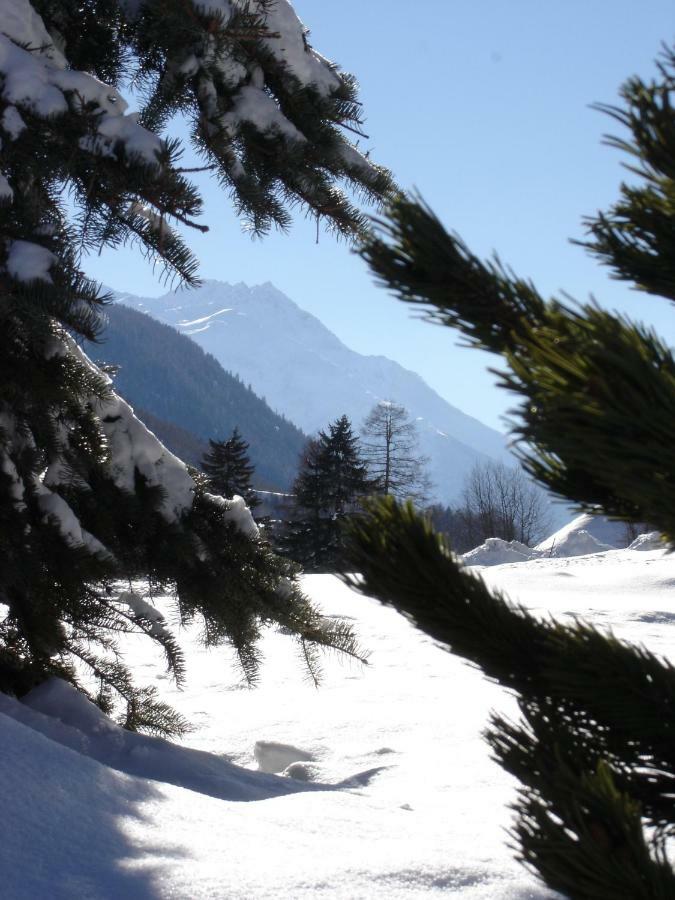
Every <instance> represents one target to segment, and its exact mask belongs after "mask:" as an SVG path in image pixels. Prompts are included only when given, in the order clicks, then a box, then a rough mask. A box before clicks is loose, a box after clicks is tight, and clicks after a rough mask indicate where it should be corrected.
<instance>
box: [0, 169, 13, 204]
mask: <svg viewBox="0 0 675 900" xmlns="http://www.w3.org/2000/svg"><path fill="white" fill-rule="evenodd" d="M13 199H14V191H13V190H12V186H11V185H10V183H9V181H8V180H7V176H6V175H3V174H2V172H0V200H4V201H5V202H7V201H11V200H13Z"/></svg>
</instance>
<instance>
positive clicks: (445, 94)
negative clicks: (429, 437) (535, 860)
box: [84, 0, 675, 428]
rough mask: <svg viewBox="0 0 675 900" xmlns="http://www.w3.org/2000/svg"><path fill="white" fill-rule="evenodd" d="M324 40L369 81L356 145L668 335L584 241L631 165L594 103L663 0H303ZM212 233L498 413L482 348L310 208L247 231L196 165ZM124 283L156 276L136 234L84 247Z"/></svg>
mask: <svg viewBox="0 0 675 900" xmlns="http://www.w3.org/2000/svg"><path fill="white" fill-rule="evenodd" d="M295 7H296V9H297V11H298V13H299V15H300V16H301V18H302V19H303V21H305V23H306V24H307V25H308V26H309V28H310V29H311V32H312V34H311V41H312V43H313V44H314V46H315V47H316V48H317V49H318V50H319V51H320V52H321V53H323V54H324V55H325V56H328V57H329V58H331V59H333V60H334V61H336V62H338V63H339V64H340V65H341V66H342V67H343V68H344V69H345V70H347V71H351V72H353V73H354V74H355V75H356V76H357V78H358V79H359V82H360V84H361V99H362V101H363V103H364V109H365V114H366V118H367V122H366V126H365V130H366V131H367V133H368V135H369V140H368V141H366V142H364V144H363V146H367V147H369V148H371V149H372V156H373V158H375V159H376V160H377V161H378V162H381V163H383V164H385V165H387V166H389V168H391V169H392V170H393V172H394V175H395V177H396V178H397V181H398V183H399V184H400V185H401V186H402V187H404V188H412V187H416V188H417V189H418V190H419V191H420V192H421V193H422V195H423V196H424V197H425V199H427V200H428V202H429V203H430V204H431V205H432V207H433V208H434V209H435V211H436V212H437V213H438V215H439V216H440V217H441V218H442V219H443V221H444V222H445V223H446V225H447V226H448V227H450V228H453V229H455V230H456V231H458V232H459V233H460V234H461V235H462V237H463V238H464V239H465V240H466V241H467V242H468V243H469V245H470V246H471V248H472V249H473V250H474V251H476V252H478V253H480V254H483V255H487V254H489V253H491V252H492V251H493V250H496V251H497V252H498V253H499V255H500V257H501V258H502V260H503V261H504V262H506V263H508V264H509V265H511V266H512V267H513V268H514V269H515V270H516V271H517V272H518V273H519V274H521V275H526V276H530V277H532V278H533V280H534V281H535V283H536V284H537V286H538V287H539V289H540V290H541V291H542V292H544V293H545V294H551V293H553V292H559V291H560V290H566V291H567V292H568V293H570V294H571V295H572V296H574V297H576V298H578V299H586V298H587V297H588V295H589V294H590V293H593V294H594V295H595V296H596V298H597V299H598V300H599V301H600V302H601V303H602V304H603V305H605V306H608V307H610V308H617V309H620V310H621V311H622V312H628V313H629V314H630V315H632V316H633V317H634V318H640V319H642V320H644V321H648V322H650V323H652V324H654V325H655V326H656V327H657V329H658V330H659V331H660V332H661V333H662V334H663V335H664V337H665V338H666V340H668V341H671V342H672V335H673V332H674V330H675V315H674V313H673V311H672V310H671V308H670V306H669V305H668V304H667V303H666V301H663V300H659V299H657V298H651V297H648V296H646V295H641V294H636V293H635V292H631V291H629V289H628V288H627V287H626V286H624V285H622V284H619V283H617V282H613V281H611V280H610V279H609V278H608V277H607V275H605V274H604V272H603V271H602V270H601V269H600V268H599V267H598V266H597V264H596V263H595V262H594V261H593V260H592V259H590V258H589V257H588V256H587V255H585V254H584V252H583V250H581V249H580V248H578V247H574V246H572V245H571V244H570V243H569V238H571V237H577V238H578V237H582V236H583V229H582V225H581V219H582V217H583V216H584V215H588V214H592V213H594V212H595V211H596V210H598V209H602V208H606V207H607V206H608V205H609V204H610V203H612V202H613V200H614V199H615V198H616V196H617V187H618V184H619V182H620V180H621V179H622V177H625V176H624V173H623V172H622V169H621V166H620V162H621V157H620V155H619V154H618V153H617V151H615V150H612V149H610V148H608V147H606V146H602V145H601V141H602V136H603V134H604V133H605V132H607V131H612V132H614V131H615V130H616V129H614V128H613V125H614V123H613V122H611V121H610V120H609V119H607V117H605V116H603V115H601V114H600V113H598V112H596V111H593V110H592V109H590V108H589V107H590V104H592V103H594V102H609V103H611V102H614V101H615V100H616V99H617V92H618V88H619V86H620V84H621V82H622V81H623V80H625V78H626V77H628V76H629V75H631V74H636V73H638V74H642V75H650V74H651V73H652V72H653V71H654V67H653V60H654V58H655V56H656V55H657V53H658V50H659V46H660V44H661V43H662V42H663V41H668V42H670V41H672V40H673V37H674V31H675V27H674V20H673V8H672V0H668V2H666V0H643V2H642V3H640V4H637V3H635V2H634V0H632V2H628V0H614V2H612V3H610V2H601V0H591V2H589V0H585V2H584V0H566V2H564V3H563V2H561V0H558V2H548V3H544V2H541V0H510V2H505V0H501V2H500V0H472V2H471V3H469V2H466V0H465V2H463V3H459V2H454V0H420V2H418V3H417V4H414V5H413V4H411V3H409V2H407V0H339V2H338V0H296V2H295ZM203 187H204V193H205V196H206V200H207V202H206V215H205V221H206V222H207V223H208V224H209V225H210V226H211V231H210V232H209V234H207V235H205V236H201V235H198V234H196V233H195V232H191V233H190V234H189V239H190V242H191V245H192V247H193V249H194V250H195V252H196V253H197V255H198V256H199V257H200V259H201V261H202V269H201V272H202V276H203V277H206V278H218V279H220V280H223V281H230V282H238V281H245V282H247V283H248V284H257V283H261V282H264V281H272V282H273V283H274V284H275V285H276V286H277V287H278V288H280V289H281V290H283V291H284V292H285V293H287V294H288V295H289V296H290V297H291V298H292V299H293V300H295V301H296V302H297V303H298V304H299V305H300V306H301V307H303V308H304V309H306V310H308V311H309V312H312V313H314V314H315V315H316V316H318V317H319V318H320V319H321V320H322V321H323V322H324V323H325V324H326V325H327V326H328V327H329V328H330V329H331V330H332V331H334V332H335V333H336V334H337V335H338V337H340V338H341V339H342V340H343V341H344V342H345V343H346V344H347V345H348V346H350V347H351V348H353V349H354V350H357V351H358V352H360V353H367V354H382V355H385V356H388V357H390V358H392V359H395V360H397V361H398V362H400V363H401V364H402V365H404V366H406V367H407V368H410V369H413V370H415V371H417V372H419V373H420V374H421V375H422V376H423V377H424V378H425V380H426V381H427V382H428V383H429V384H430V385H432V387H434V388H435V389H436V390H437V391H438V392H439V393H440V394H441V395H442V396H443V397H445V398H446V399H447V400H448V401H450V402H451V403H453V404H454V405H455V406H458V407H459V408H460V409H463V410H464V411H466V412H469V413H471V414H472V415H475V416H476V417H477V418H479V419H481V420H482V421H484V422H486V423H487V424H489V425H492V426H494V427H500V428H504V424H503V420H502V418H501V417H502V416H503V414H504V412H505V411H506V410H507V409H508V408H509V406H510V405H511V400H510V398H509V396H508V394H506V393H504V392H502V391H499V390H498V389H497V388H495V386H494V378H493V377H492V376H491V375H489V374H488V372H487V371H486V366H487V365H494V364H495V363H498V360H496V359H494V358H492V357H489V356H487V355H484V354H480V353H478V352H476V351H474V350H469V349H466V348H463V347H460V346H458V345H457V344H458V341H457V335H456V334H454V333H453V332H452V331H450V330H449V329H446V328H441V327H440V326H432V325H429V324H426V323H423V322H420V321H419V320H418V319H416V318H414V315H413V313H412V312H411V311H410V310H409V309H408V308H407V307H406V306H405V305H403V304H401V303H399V302H398V301H396V300H394V299H392V298H391V297H389V296H388V295H387V293H386V292H385V291H383V290H382V289H380V288H377V287H375V286H374V285H373V283H372V279H371V277H370V275H369V273H368V271H367V270H366V268H365V266H364V264H363V263H362V262H361V260H360V259H359V258H357V257H356V256H354V255H353V254H351V253H350V250H349V247H348V245H347V244H345V243H344V242H342V243H338V242H335V240H334V239H333V238H331V237H330V236H329V235H325V234H323V235H321V238H320V241H319V244H318V245H317V244H316V243H315V226H314V223H313V222H307V221H305V220H304V219H303V218H302V217H300V219H299V220H298V222H297V223H296V225H295V226H294V228H293V229H292V231H291V232H290V234H287V235H279V234H274V235H270V236H269V237H268V238H266V239H264V240H263V241H252V240H251V238H250V237H249V236H247V235H246V234H244V233H242V230H241V227H240V224H239V223H238V222H237V220H236V218H235V216H234V212H233V210H232V207H231V205H230V203H229V201H228V199H227V197H226V196H224V195H221V194H220V193H219V190H218V187H217V185H216V183H215V182H211V183H209V182H204V183H203ZM84 265H85V269H86V270H87V271H88V273H89V274H90V275H92V276H93V277H96V278H98V279H100V280H102V281H104V282H105V283H106V284H109V285H111V286H112V287H115V288H117V289H119V290H124V291H132V292H135V293H138V294H144V295H157V294H161V293H164V291H165V288H164V287H163V286H162V284H161V282H160V281H159V278H158V274H159V273H157V272H155V273H153V271H152V269H151V267H150V266H148V264H147V263H146V262H144V261H143V260H142V259H141V257H140V256H139V255H138V254H136V253H134V252H133V251H131V250H129V251H122V252H121V253H120V252H111V251H106V252H105V253H104V254H103V255H102V256H100V257H95V258H90V259H88V260H86V261H85V263H84Z"/></svg>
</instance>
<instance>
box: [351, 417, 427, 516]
mask: <svg viewBox="0 0 675 900" xmlns="http://www.w3.org/2000/svg"><path fill="white" fill-rule="evenodd" d="M361 434H362V441H361V451H362V454H363V458H364V459H365V460H366V464H367V466H368V473H369V475H370V477H371V479H372V480H373V482H374V483H375V492H376V493H378V494H383V495H385V496H388V495H391V496H393V497H396V498H397V499H399V500H407V499H410V500H413V501H415V503H417V504H418V505H419V504H422V503H424V502H425V501H426V499H427V498H428V494H429V491H430V490H431V480H430V478H429V476H428V474H427V472H426V468H425V467H426V465H427V463H428V461H429V458H428V457H427V456H422V455H421V454H420V451H419V446H418V443H419V438H418V434H417V427H416V425H415V423H414V422H413V421H411V419H410V416H409V414H408V411H407V409H406V408H405V407H404V406H401V405H400V404H398V403H394V402H393V401H391V400H381V401H380V402H379V403H378V404H377V405H376V406H374V407H373V409H372V410H371V411H370V413H369V414H368V416H367V418H366V420H365V422H364V423H363V426H362V428H361Z"/></svg>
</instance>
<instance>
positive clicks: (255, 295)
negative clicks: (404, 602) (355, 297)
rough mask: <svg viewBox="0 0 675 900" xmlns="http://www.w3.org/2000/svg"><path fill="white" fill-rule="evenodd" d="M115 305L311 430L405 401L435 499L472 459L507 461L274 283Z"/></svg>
mask: <svg viewBox="0 0 675 900" xmlns="http://www.w3.org/2000/svg"><path fill="white" fill-rule="evenodd" d="M117 299H118V300H119V301H120V302H121V303H123V304H124V305H126V306H130V307H133V308H134V309H137V310H140V311H142V312H145V313H148V314H149V315H151V316H152V317H153V318H155V319H158V320H159V321H161V322H164V323H166V324H167V325H171V326H173V327H174V328H175V329H176V330H177V331H179V332H180V333H181V334H183V335H185V336H187V337H189V338H191V339H192V340H193V341H194V342H196V343H197V344H199V346H200V347H202V349H203V350H205V351H206V352H207V353H209V354H211V355H212V356H214V357H215V358H216V359H217V360H218V362H219V363H220V364H221V366H222V367H223V368H224V369H226V370H228V371H229V372H232V373H234V374H236V375H237V376H238V378H239V379H241V381H242V382H244V383H245V384H247V385H250V387H251V388H252V389H253V391H255V393H256V394H258V395H259V396H261V397H263V398H264V399H265V400H266V402H267V403H268V404H269V405H270V406H271V407H272V409H274V410H276V411H277V412H278V413H280V414H282V415H283V416H284V417H286V418H287V419H289V420H290V421H291V422H293V423H294V424H295V425H297V426H298V427H299V428H300V429H302V430H303V431H304V432H306V433H308V434H311V433H313V432H316V431H317V430H318V429H319V428H325V427H326V425H327V424H328V422H329V421H332V420H333V419H335V418H336V417H338V416H340V415H342V414H343V413H346V414H347V416H349V418H350V419H351V421H352V423H353V425H354V427H355V429H359V428H360V426H361V423H362V422H363V420H364V418H365V417H366V415H367V414H368V412H369V411H370V410H371V409H372V407H373V406H374V405H375V404H376V403H377V402H378V401H380V400H393V401H395V402H396V403H400V404H402V405H403V406H405V407H406V409H407V410H408V411H409V413H410V415H411V417H412V418H413V419H415V420H416V422H417V426H418V430H419V434H420V447H421V452H422V453H424V454H426V455H427V456H429V457H430V465H429V474H430V476H431V479H432V481H433V483H434V494H435V499H437V500H439V501H441V502H452V501H454V500H456V499H457V497H458V495H459V493H460V492H461V488H462V483H463V480H464V477H465V475H466V473H467V472H468V471H469V470H470V469H471V468H472V466H473V465H474V464H475V463H476V462H477V461H482V460H485V459H486V458H495V459H500V460H506V461H508V460H509V459H510V455H509V454H508V451H507V449H506V438H505V437H504V435H502V434H500V433H499V432H497V431H495V430H494V429H492V428H489V427H488V426H486V425H484V424H482V423H481V422H479V421H478V420H477V419H474V418H472V417H471V416H468V415H466V414H465V413H463V412H461V411H460V410H458V409H456V408H455V407H454V406H452V405H451V404H450V403H448V402H447V401H445V400H444V399H443V398H442V397H440V396H439V395H438V394H437V393H436V392H435V391H434V390H432V388H430V387H429V386H428V385H427V384H426V383H425V382H424V381H423V380H422V379H421V378H420V376H419V375H417V374H416V373H415V372H411V371H409V370H407V369H404V368H403V367H402V366H400V365H399V364H398V363H396V362H393V361H392V360H390V359H387V358H386V357H383V356H364V355H362V354H360V353H356V352H354V351H353V350H350V349H349V348H348V347H346V346H345V345H344V344H343V343H342V342H341V341H340V340H339V339H338V338H337V337H336V336H335V335H334V334H333V333H332V332H331V331H329V330H328V329H327V328H326V327H325V326H324V325H323V324H322V323H321V322H320V321H319V320H318V319H317V318H316V317H315V316H312V315H310V314H309V313H307V312H305V311H304V310H302V309H300V308H299V307H298V306H297V305H296V304H295V303H294V302H293V301H292V300H290V299H289V298H288V297H286V296H285V295H284V294H283V293H282V292H281V291H279V290H277V288H275V287H274V285H272V284H270V283H266V284H262V285H258V286H255V287H248V286H247V285H245V284H241V283H240V284H234V285H231V284H226V283H224V282H219V281H206V282H205V283H204V284H203V285H202V286H201V287H200V288H199V289H197V290H194V291H178V292H170V293H168V294H165V295H164V296H162V297H157V298H146V297H136V296H134V295H131V294H118V295H117Z"/></svg>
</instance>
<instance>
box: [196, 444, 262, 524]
mask: <svg viewBox="0 0 675 900" xmlns="http://www.w3.org/2000/svg"><path fill="white" fill-rule="evenodd" d="M202 469H203V471H204V472H205V473H206V475H207V476H208V479H209V486H210V487H211V489H212V490H213V492H214V493H216V494H220V496H221V497H234V496H235V494H236V495H237V496H239V497H243V498H244V500H245V502H246V505H247V506H248V508H249V509H251V510H253V509H255V507H256V506H258V505H259V504H260V500H259V499H258V496H257V494H256V492H255V491H254V489H253V485H252V484H251V478H252V476H253V473H254V472H255V466H252V465H251V463H250V460H249V457H248V444H247V443H246V441H245V440H244V439H243V438H242V436H241V435H240V434H239V429H238V428H236V427H235V429H234V431H233V432H232V437H230V438H228V439H227V440H226V441H213V440H210V439H209V450H208V452H207V453H205V454H204V457H203V460H202Z"/></svg>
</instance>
